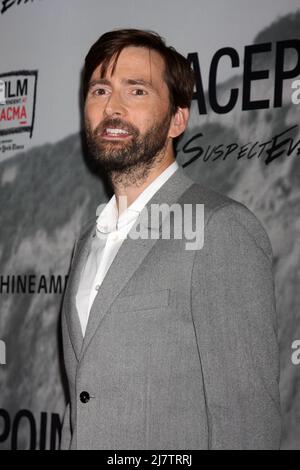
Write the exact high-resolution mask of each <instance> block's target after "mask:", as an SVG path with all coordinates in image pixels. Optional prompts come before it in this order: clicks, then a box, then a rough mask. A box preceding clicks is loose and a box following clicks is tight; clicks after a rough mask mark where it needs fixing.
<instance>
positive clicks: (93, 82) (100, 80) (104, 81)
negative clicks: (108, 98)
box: [89, 78, 110, 88]
mask: <svg viewBox="0 0 300 470" xmlns="http://www.w3.org/2000/svg"><path fill="white" fill-rule="evenodd" d="M94 85H110V81H109V80H107V78H98V79H97V80H91V81H90V83H89V88H92V87H93V86H94Z"/></svg>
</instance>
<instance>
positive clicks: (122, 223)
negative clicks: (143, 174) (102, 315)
mask: <svg viewBox="0 0 300 470" xmlns="http://www.w3.org/2000/svg"><path fill="white" fill-rule="evenodd" d="M177 169H178V163H177V162H176V161H175V162H173V163H172V164H171V165H169V166H168V167H167V168H166V169H165V170H164V171H163V172H162V173H161V174H160V175H159V176H158V177H157V178H155V180H154V181H152V183H150V184H149V186H147V187H146V188H145V189H144V191H143V192H142V193H141V194H140V195H139V196H138V197H137V198H136V199H135V200H134V201H133V203H132V204H130V206H129V207H127V208H126V209H125V210H124V211H123V212H122V213H121V214H120V216H118V208H117V204H116V197H115V195H113V196H112V198H111V199H110V200H109V201H108V203H107V204H106V206H105V207H104V209H103V210H102V211H101V212H100V214H99V216H98V218H97V222H96V234H97V236H96V237H94V238H93V240H92V243H91V249H90V253H89V255H88V258H87V261H86V265H85V267H84V269H83V271H82V274H81V279H80V283H79V287H78V292H77V295H76V307H77V310H78V315H79V319H80V324H81V329H82V334H83V336H84V335H85V331H86V327H87V323H88V319H89V314H90V310H91V307H92V305H93V302H94V300H95V297H96V295H97V292H98V290H99V288H100V286H101V284H102V282H103V279H104V277H105V275H106V273H107V271H108V269H109V267H110V265H111V263H112V262H113V260H114V257H115V256H116V254H117V252H118V250H119V248H120V247H121V245H122V243H123V241H124V239H125V238H126V236H127V234H128V232H129V231H130V229H131V227H132V226H133V224H134V223H135V222H136V220H137V218H138V216H139V214H140V213H141V211H142V209H143V208H144V207H145V205H146V204H147V202H148V201H149V200H150V199H151V198H152V196H153V195H154V194H155V193H156V192H157V191H158V190H159V189H160V187H161V186H162V185H163V184H164V183H165V182H166V181H167V180H168V179H169V178H170V176H172V175H173V173H175V171H176V170H177ZM97 214H98V209H97Z"/></svg>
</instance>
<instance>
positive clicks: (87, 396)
mask: <svg viewBox="0 0 300 470" xmlns="http://www.w3.org/2000/svg"><path fill="white" fill-rule="evenodd" d="M79 398H80V401H81V402H82V403H88V402H89V401H90V394H89V393H88V392H81V394H80V395H79Z"/></svg>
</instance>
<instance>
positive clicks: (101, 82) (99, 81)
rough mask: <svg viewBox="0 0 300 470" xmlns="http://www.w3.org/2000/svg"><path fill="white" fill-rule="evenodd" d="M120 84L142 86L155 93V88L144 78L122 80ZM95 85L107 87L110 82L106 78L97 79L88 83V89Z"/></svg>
mask: <svg viewBox="0 0 300 470" xmlns="http://www.w3.org/2000/svg"><path fill="white" fill-rule="evenodd" d="M122 83H123V84H124V85H142V86H145V87H147V88H150V89H151V90H153V91H155V88H154V86H153V85H152V83H151V82H149V81H148V80H145V79H144V78H124V79H123V80H122ZM95 85H108V86H109V85H111V82H110V81H109V80H108V79H107V78H98V79H96V80H91V81H90V83H89V88H92V87H93V86H95Z"/></svg>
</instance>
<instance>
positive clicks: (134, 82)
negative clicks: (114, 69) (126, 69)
mask: <svg viewBox="0 0 300 470" xmlns="http://www.w3.org/2000/svg"><path fill="white" fill-rule="evenodd" d="M122 82H124V83H125V84H126V85H142V86H145V87H148V88H151V89H152V90H154V86H153V85H152V83H151V82H149V81H148V80H145V79H144V78H127V79H124V80H122Z"/></svg>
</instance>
